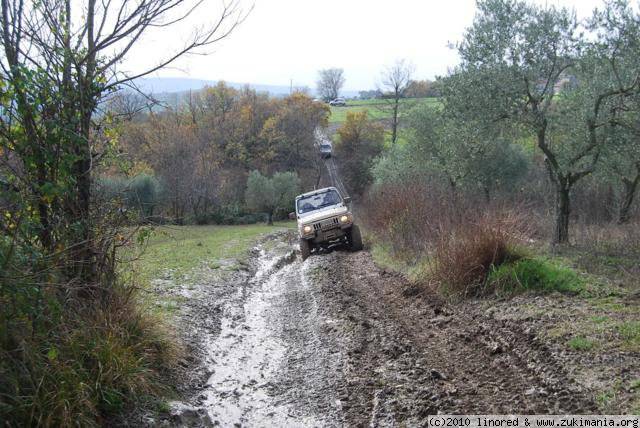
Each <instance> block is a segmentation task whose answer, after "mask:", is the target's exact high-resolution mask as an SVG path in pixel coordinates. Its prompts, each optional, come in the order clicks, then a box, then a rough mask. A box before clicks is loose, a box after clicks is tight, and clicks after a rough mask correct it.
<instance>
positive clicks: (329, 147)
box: [320, 144, 331, 150]
mask: <svg viewBox="0 0 640 428" xmlns="http://www.w3.org/2000/svg"><path fill="white" fill-rule="evenodd" d="M320 148H321V149H322V150H331V146H330V145H329V144H322V145H321V146H320Z"/></svg>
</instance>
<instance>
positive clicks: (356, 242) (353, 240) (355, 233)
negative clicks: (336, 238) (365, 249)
mask: <svg viewBox="0 0 640 428" xmlns="http://www.w3.org/2000/svg"><path fill="white" fill-rule="evenodd" d="M349 246H350V247H351V251H360V250H362V235H360V228H359V227H358V226H356V225H355V224H354V225H353V226H351V231H350V232H349Z"/></svg>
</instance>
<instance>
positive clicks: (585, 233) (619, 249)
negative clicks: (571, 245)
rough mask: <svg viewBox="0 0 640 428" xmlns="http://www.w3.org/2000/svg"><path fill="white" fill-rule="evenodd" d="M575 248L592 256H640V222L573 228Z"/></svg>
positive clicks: (582, 224)
mask: <svg viewBox="0 0 640 428" xmlns="http://www.w3.org/2000/svg"><path fill="white" fill-rule="evenodd" d="M574 237H575V238H574V239H575V244H576V246H577V247H578V248H579V249H581V250H583V251H587V252H589V253H591V254H594V255H609V256H631V257H637V256H640V222H639V221H636V222H634V223H629V224H604V225H603V224H584V223H578V224H576V225H575V226H574Z"/></svg>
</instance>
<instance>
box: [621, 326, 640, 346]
mask: <svg viewBox="0 0 640 428" xmlns="http://www.w3.org/2000/svg"><path fill="white" fill-rule="evenodd" d="M617 330H618V334H620V336H621V337H622V340H623V341H624V342H625V344H626V345H628V346H632V347H634V348H637V347H638V346H640V321H626V322H623V323H621V324H618V325H617Z"/></svg>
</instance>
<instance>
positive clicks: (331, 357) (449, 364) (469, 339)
mask: <svg viewBox="0 0 640 428" xmlns="http://www.w3.org/2000/svg"><path fill="white" fill-rule="evenodd" d="M294 249H295V240H293V238H292V235H291V234H290V233H281V234H277V235H272V236H270V237H268V238H266V239H265V240H264V241H263V242H262V243H260V244H259V245H258V246H257V247H256V248H255V249H254V250H253V252H252V256H251V259H250V262H249V263H248V264H247V265H245V266H242V267H241V268H240V269H233V270H229V271H228V272H227V273H226V274H224V275H222V276H221V275H220V274H216V275H207V273H206V272H205V273H204V274H203V276H202V279H201V280H200V283H199V285H198V286H197V287H195V288H193V287H192V289H191V290H190V291H189V292H188V296H189V298H188V299H187V300H186V301H185V305H184V307H183V312H182V316H181V319H182V328H183V330H184V332H185V335H186V338H187V339H186V340H187V342H188V343H189V344H190V346H191V348H192V351H193V356H192V358H191V359H190V360H189V361H185V362H184V367H183V370H184V373H183V374H182V384H183V387H182V390H181V393H182V395H184V396H185V397H186V399H185V401H183V402H180V403H178V402H176V403H173V404H172V411H171V412H170V413H171V414H170V415H167V416H166V417H164V418H163V419H162V420H156V421H153V424H154V425H160V426H217V425H220V426H310V427H311V426H328V427H332V426H336V427H338V426H424V425H425V418H426V416H427V415H429V414H436V413H457V414H461V413H466V414H468V413H476V414H477V413H483V414H489V413H525V414H527V413H528V414H533V413H551V414H561V413H583V414H584V413H593V412H595V411H596V407H595V405H594V403H593V402H592V401H591V400H590V399H589V398H588V397H587V395H586V394H585V393H584V392H583V391H582V390H581V389H580V388H579V387H578V386H577V385H576V384H574V382H572V380H571V379H570V378H569V376H568V375H567V374H566V373H565V371H564V369H563V367H562V364H560V363H559V362H557V361H556V359H555V357H554V355H553V354H552V353H551V352H550V351H549V350H548V349H546V348H545V346H544V345H542V344H541V343H539V342H538V340H537V338H536V335H535V332H532V331H528V330H527V329H526V328H524V327H522V326H521V323H517V322H510V321H505V320H498V319H496V318H494V317H493V316H491V315H487V314H486V313H484V312H481V311H478V310H476V309H474V308H472V307H470V306H465V305H460V304H459V305H448V304H444V303H443V302H441V301H440V300H439V299H438V298H437V296H435V295H433V294H431V293H429V292H428V291H424V289H421V288H417V287H415V286H412V285H410V284H408V283H407V282H406V281H405V280H404V279H403V278H402V277H400V276H397V275H395V274H391V273H388V272H385V271H381V270H380V269H378V268H376V267H375V266H374V264H373V262H372V260H371V257H370V255H369V253H367V252H366V251H363V252H359V253H350V252H346V251H334V252H331V253H329V254H323V255H317V256H312V257H310V258H309V259H308V260H307V261H305V262H302V261H301V260H300V258H299V256H297V255H296V253H295V252H294ZM174 290H176V289H175V288H174ZM179 290H180V289H179V288H177V291H174V292H176V293H181V291H179ZM148 422H152V421H148Z"/></svg>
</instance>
